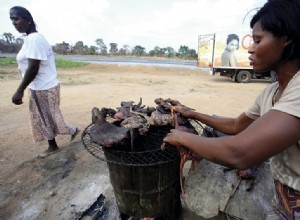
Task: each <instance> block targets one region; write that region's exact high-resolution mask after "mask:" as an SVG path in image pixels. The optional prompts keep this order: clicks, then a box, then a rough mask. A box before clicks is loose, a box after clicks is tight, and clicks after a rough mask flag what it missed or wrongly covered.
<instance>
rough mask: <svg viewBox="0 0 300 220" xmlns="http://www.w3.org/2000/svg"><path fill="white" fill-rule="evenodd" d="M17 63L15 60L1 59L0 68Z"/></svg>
mask: <svg viewBox="0 0 300 220" xmlns="http://www.w3.org/2000/svg"><path fill="white" fill-rule="evenodd" d="M16 63H17V61H16V59H15V58H1V59H0V66H6V65H11V64H16Z"/></svg>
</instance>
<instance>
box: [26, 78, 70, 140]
mask: <svg viewBox="0 0 300 220" xmlns="http://www.w3.org/2000/svg"><path fill="white" fill-rule="evenodd" d="M59 105H60V85H59V84H58V85H57V86H55V87H53V88H51V89H48V90H31V89H29V113H30V119H31V120H30V121H31V128H32V135H33V140H34V142H41V141H44V140H52V139H53V138H55V137H56V135H57V134H63V135H72V134H74V133H75V131H76V127H75V126H73V125H71V124H69V123H68V122H66V121H65V120H64V118H63V116H62V113H61V111H60V108H59Z"/></svg>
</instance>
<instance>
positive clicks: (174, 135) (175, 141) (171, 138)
mask: <svg viewBox="0 0 300 220" xmlns="http://www.w3.org/2000/svg"><path fill="white" fill-rule="evenodd" d="M183 133H185V132H182V131H179V130H177V129H172V130H171V131H170V133H168V134H167V136H166V137H165V138H164V139H163V142H164V143H169V144H171V145H173V146H182V144H180V140H181V137H182V134H183Z"/></svg>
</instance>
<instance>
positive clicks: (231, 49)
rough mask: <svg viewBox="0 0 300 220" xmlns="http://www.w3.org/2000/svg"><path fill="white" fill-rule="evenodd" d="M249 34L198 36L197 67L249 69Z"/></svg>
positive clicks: (250, 40)
mask: <svg viewBox="0 0 300 220" xmlns="http://www.w3.org/2000/svg"><path fill="white" fill-rule="evenodd" d="M252 43H253V39H252V35H251V34H250V33H240V32H235V33H233V32H232V33H217V34H210V35H200V36H199V42H198V45H199V48H198V66H199V67H212V66H213V67H226V68H227V67H228V68H230V67H234V68H235V67H237V68H238V67H250V65H249V59H248V57H249V54H248V49H249V47H250V46H251V45H252Z"/></svg>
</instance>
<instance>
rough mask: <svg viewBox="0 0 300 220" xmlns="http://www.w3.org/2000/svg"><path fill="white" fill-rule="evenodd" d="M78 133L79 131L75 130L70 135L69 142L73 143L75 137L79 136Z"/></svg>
mask: <svg viewBox="0 0 300 220" xmlns="http://www.w3.org/2000/svg"><path fill="white" fill-rule="evenodd" d="M79 131H80V130H79V129H78V128H76V131H75V133H74V134H72V135H71V139H70V141H73V140H74V139H75V137H76V136H77V134H79Z"/></svg>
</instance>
